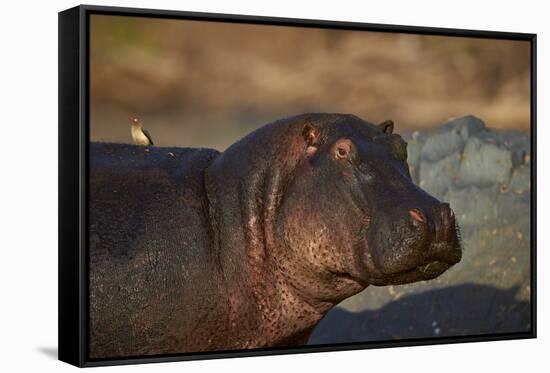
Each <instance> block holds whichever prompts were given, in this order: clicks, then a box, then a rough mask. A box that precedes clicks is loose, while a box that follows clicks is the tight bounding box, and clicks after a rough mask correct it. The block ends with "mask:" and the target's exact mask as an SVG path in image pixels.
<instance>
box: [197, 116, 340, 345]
mask: <svg viewBox="0 0 550 373" xmlns="http://www.w3.org/2000/svg"><path fill="white" fill-rule="evenodd" d="M307 121H308V117H307V116H305V115H304V116H299V117H294V118H289V119H287V120H284V121H277V122H274V123H272V124H270V125H267V126H264V127H263V128H261V129H260V130H258V131H255V132H253V133H252V134H250V135H249V136H247V137H245V138H243V139H242V140H240V141H239V142H237V143H236V144H235V145H236V146H231V147H229V148H228V149H227V150H225V152H223V153H222V154H220V155H219V156H218V157H217V158H216V159H215V160H214V161H213V162H212V163H211V164H210V165H209V167H208V168H207V169H206V172H205V189H206V193H207V196H208V201H209V213H210V221H211V222H212V230H213V232H214V237H215V238H214V240H213V242H214V248H213V252H214V257H215V258H216V260H217V262H218V263H217V265H219V267H220V271H221V273H222V274H223V276H224V277H225V281H226V283H227V284H228V287H229V288H239V289H240V290H239V292H241V293H245V295H244V296H245V297H246V296H252V297H254V298H255V302H254V303H255V304H257V307H256V308H255V309H254V310H250V311H249V312H253V314H254V315H251V314H247V312H244V313H243V312H242V310H241V311H238V310H233V312H234V313H235V314H240V315H241V316H242V315H245V317H247V318H251V317H252V318H253V319H256V320H257V322H258V325H257V327H258V328H259V329H258V330H259V333H258V338H259V339H261V340H264V339H265V340H266V341H267V340H269V341H271V342H270V344H271V345H273V340H274V339H278V340H280V343H282V344H285V343H289V341H291V340H293V339H294V337H293V336H295V337H296V336H299V335H301V334H303V335H304V337H303V338H305V341H307V336H309V333H308V332H307V331H308V330H309V329H312V327H313V326H314V325H315V324H316V323H317V322H318V321H319V320H320V319H321V318H322V316H323V315H324V314H325V313H326V312H327V311H328V309H330V307H331V306H332V305H333V304H327V303H316V302H314V301H312V300H310V299H307V296H306V295H305V294H302V293H301V292H300V289H296V288H295V287H293V286H292V285H291V284H289V283H288V282H287V277H286V276H285V275H284V274H283V273H281V272H280V271H279V268H278V267H277V265H276V263H275V262H274V261H273V260H272V258H271V257H270V253H271V252H272V251H273V250H274V248H275V246H276V245H277V244H278V243H277V242H275V240H276V238H275V237H274V229H273V222H274V220H275V216H276V213H277V207H278V206H279V204H280V202H281V199H282V198H283V190H284V188H285V186H286V184H288V182H289V181H290V180H291V179H292V174H293V170H294V168H295V166H296V164H297V163H298V161H299V160H300V157H302V156H303V153H304V149H305V144H304V142H303V138H302V136H301V130H302V128H303V126H304V123H307ZM274 139H276V141H274ZM250 151H254V154H253V156H251V154H250ZM229 304H230V305H231V304H232V301H231V299H229ZM233 306H235V307H237V306H236V305H233ZM241 306H242V305H241ZM297 313H299V314H297ZM297 320H299V321H297ZM283 333H284V335H283ZM274 334H280V335H274ZM266 338H267V339H266ZM303 338H301V339H303ZM305 341H303V340H301V341H300V342H302V343H305ZM258 342H259V341H257V345H256V347H259V346H261V344H262V343H261V342H259V343H258ZM266 343H267V342H266ZM248 347H250V346H248Z"/></svg>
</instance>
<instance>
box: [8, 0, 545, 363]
mask: <svg viewBox="0 0 550 373" xmlns="http://www.w3.org/2000/svg"><path fill="white" fill-rule="evenodd" d="M92 3H94V4H97V5H120V6H134V7H143V8H165V9H175V10H190V11H204V12H218V13H234V14H249V15H266V16H281V17H297V18H313V19H331V20H346V21H347V20H349V21H358V22H372V23H386V24H403V25H425V26H441V27H455V28H467V29H485V30H501V31H518V32H532V33H537V34H538V35H539V36H538V48H539V58H538V66H539V71H538V85H539V91H538V92H539V96H538V104H539V110H538V123H539V125H538V131H539V132H538V148H539V154H538V163H539V170H538V174H539V183H538V189H539V191H540V192H539V196H538V212H539V213H538V221H539V234H538V263H539V276H538V315H539V329H538V330H539V333H538V334H539V338H538V339H536V340H524V341H505V342H489V343H470V344H458V345H441V346H428V347H409V348H398V349H382V350H365V351H353V352H337V353H323V354H306V355H289V356H285V357H256V358H246V359H228V360H212V361H198V362H187V363H169V364H162V365H158V364H157V365H141V366H126V367H116V368H110V369H111V370H115V371H132V372H133V371H159V370H160V371H168V370H172V371H174V370H182V369H185V371H187V372H199V371H200V372H210V371H211V372H214V371H221V370H224V371H233V370H239V371H241V372H253V371H262V372H285V371H289V372H290V371H297V372H313V371H315V372H318V371H319V372H320V371H323V372H325V371H326V372H331V371H344V370H348V369H351V370H355V371H366V372H380V371H384V372H386V371H391V372H394V371H423V372H441V371H445V372H449V373H450V372H461V373H463V372H464V371H469V370H474V371H482V372H521V371H525V370H526V369H529V368H530V367H537V366H539V368H538V369H536V371H543V370H545V369H548V366H549V365H550V364H549V363H548V358H547V356H548V351H550V343H549V342H548V333H549V330H548V329H549V326H548V325H549V324H548V319H547V318H546V317H545V316H546V315H548V296H547V294H548V281H549V275H548V273H549V271H545V263H548V260H549V255H548V252H547V251H546V249H547V246H548V241H549V240H548V236H547V235H546V234H545V232H547V231H548V230H549V229H550V227H549V224H548V221H549V219H548V218H547V217H546V213H547V212H548V211H549V210H550V206H549V200H550V199H549V198H548V197H547V195H545V194H546V193H547V191H549V190H550V185H549V175H548V172H545V169H544V165H549V164H550V146H548V141H550V137H549V135H550V134H549V130H548V128H549V127H548V123H549V120H550V118H549V110H548V105H550V95H549V88H548V87H549V73H548V66H550V41H549V40H548V38H549V37H550V23H548V14H549V12H548V10H546V9H545V7H544V5H545V2H544V1H527V0H524V1H480V0H477V1H470V0H460V1H457V0H455V1H441V0H439V1H437V0H434V1H420V0H416V1H407V0H403V1H388V0H385V1H382V0H379V1H370V2H369V1H344V0H339V1H331V2H326V3H321V2H320V1H315V2H310V3H308V2H305V1H303V2H301V1H298V0H294V1H283V0H277V1H271V2H263V1H246V0H231V1H222V0H219V1H214V0H188V1H185V2H183V1H168V0H158V1H139V0H132V1H99V0H98V1H92ZM77 4H78V3H77V2H74V1H57V2H54V1H40V2H39V1H36V2H35V3H31V2H28V1H10V2H8V1H5V2H3V3H2V11H1V12H0V17H1V21H0V28H1V32H0V56H1V57H0V61H1V65H0V66H1V68H0V94H1V101H0V102H1V104H0V129H1V132H0V370H1V371H3V372H16V371H32V370H31V369H32V368H35V369H40V371H42V372H44V371H54V370H69V369H72V368H71V367H70V366H69V365H66V364H64V363H61V362H58V361H57V360H56V359H55V358H54V356H55V354H56V349H57V12H58V11H60V10H63V9H66V8H69V7H72V6H74V5H77ZM545 67H546V68H545ZM547 170H548V168H546V171H547Z"/></svg>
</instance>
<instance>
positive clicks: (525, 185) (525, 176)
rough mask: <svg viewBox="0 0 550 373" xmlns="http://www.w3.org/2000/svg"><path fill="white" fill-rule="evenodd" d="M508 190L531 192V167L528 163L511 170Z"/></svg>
mask: <svg viewBox="0 0 550 373" xmlns="http://www.w3.org/2000/svg"><path fill="white" fill-rule="evenodd" d="M510 191H512V192H514V193H529V192H531V168H530V165H529V164H524V165H521V166H520V167H518V168H516V169H514V171H512V177H511V179H510Z"/></svg>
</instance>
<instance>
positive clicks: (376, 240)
mask: <svg viewBox="0 0 550 373" xmlns="http://www.w3.org/2000/svg"><path fill="white" fill-rule="evenodd" d="M429 199H430V200H431V201H430V203H429V204H421V203H418V202H417V203H416V204H410V207H401V206H400V207H399V208H396V210H397V211H398V212H396V213H393V214H388V215H386V216H387V218H381V219H379V220H378V221H377V222H376V223H374V226H373V227H371V230H370V232H371V234H370V235H369V236H368V237H369V238H370V239H369V247H371V248H372V249H371V250H370V253H369V254H367V255H366V263H365V265H366V267H367V268H368V272H369V280H368V281H367V282H368V283H369V284H372V285H389V284H402V283H409V282H413V281H420V280H430V279H432V278H435V277H437V276H439V275H441V274H442V273H443V272H445V271H446V270H447V269H449V268H450V267H451V266H453V265H454V264H456V263H458V262H460V260H461V258H462V243H461V238H460V229H459V227H458V225H457V223H456V218H455V214H454V212H453V210H452V209H451V207H450V206H449V204H448V203H441V202H439V201H437V200H436V199H434V198H432V197H429ZM419 205H420V206H419ZM413 206H414V207H413ZM399 215H401V216H400V217H399ZM396 216H397V217H396ZM390 221H391V222H390Z"/></svg>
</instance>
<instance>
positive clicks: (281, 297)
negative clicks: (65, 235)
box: [89, 113, 462, 358]
mask: <svg viewBox="0 0 550 373" xmlns="http://www.w3.org/2000/svg"><path fill="white" fill-rule="evenodd" d="M393 129H394V124H393V122H392V121H385V122H383V123H380V124H372V123H370V122H367V121H365V120H362V119H360V118H359V117H357V116H354V115H350V114H326V113H321V114H319V113H313V114H302V115H298V116H294V117H290V118H286V119H282V120H277V121H275V122H272V123H270V124H267V125H265V126H263V127H260V128H259V129H257V130H255V131H253V132H252V133H250V134H249V135H247V136H246V137H244V138H242V139H241V140H239V141H237V142H236V143H234V144H233V145H231V146H230V147H229V148H227V149H226V150H225V151H223V152H219V151H217V150H213V149H198V148H197V149H194V148H163V147H150V148H145V149H144V148H143V147H138V146H134V145H125V144H112V143H91V144H90V150H89V175H90V178H89V227H90V228H89V312H90V313H89V314H90V320H89V342H90V344H89V354H90V357H91V358H117V357H132V356H142V355H158V354H177V353H196V352H204V351H230V350H242V349H256V348H273V347H290V346H297V345H303V344H306V343H307V341H308V337H309V336H310V334H311V333H312V331H313V329H314V328H315V326H316V325H317V324H318V323H319V321H320V320H321V319H322V318H323V316H324V315H326V314H327V312H328V311H329V310H330V309H331V308H332V307H333V306H335V305H336V304H338V303H339V302H341V301H342V300H344V299H346V298H348V297H350V296H352V295H354V294H357V293H358V292H361V291H362V290H363V289H365V288H366V287H368V286H369V285H373V286H384V285H390V284H405V283H411V282H415V281H421V280H430V279H433V278H435V277H437V276H439V275H441V274H442V273H443V272H445V271H446V270H447V269H448V268H450V267H451V266H453V265H454V264H456V263H458V262H459V261H460V259H461V256H462V245H461V240H460V235H459V228H458V225H457V223H456V220H455V216H454V214H453V211H452V209H451V208H450V206H449V204H447V203H442V202H440V201H438V200H437V199H435V198H434V197H432V196H430V195H429V194H428V193H426V192H425V191H423V190H422V189H420V188H419V187H418V186H417V185H415V184H414V182H413V181H412V180H411V176H410V174H409V169H408V165H407V143H406V142H405V141H404V140H403V138H402V137H401V136H399V135H397V134H394V133H393Z"/></svg>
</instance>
